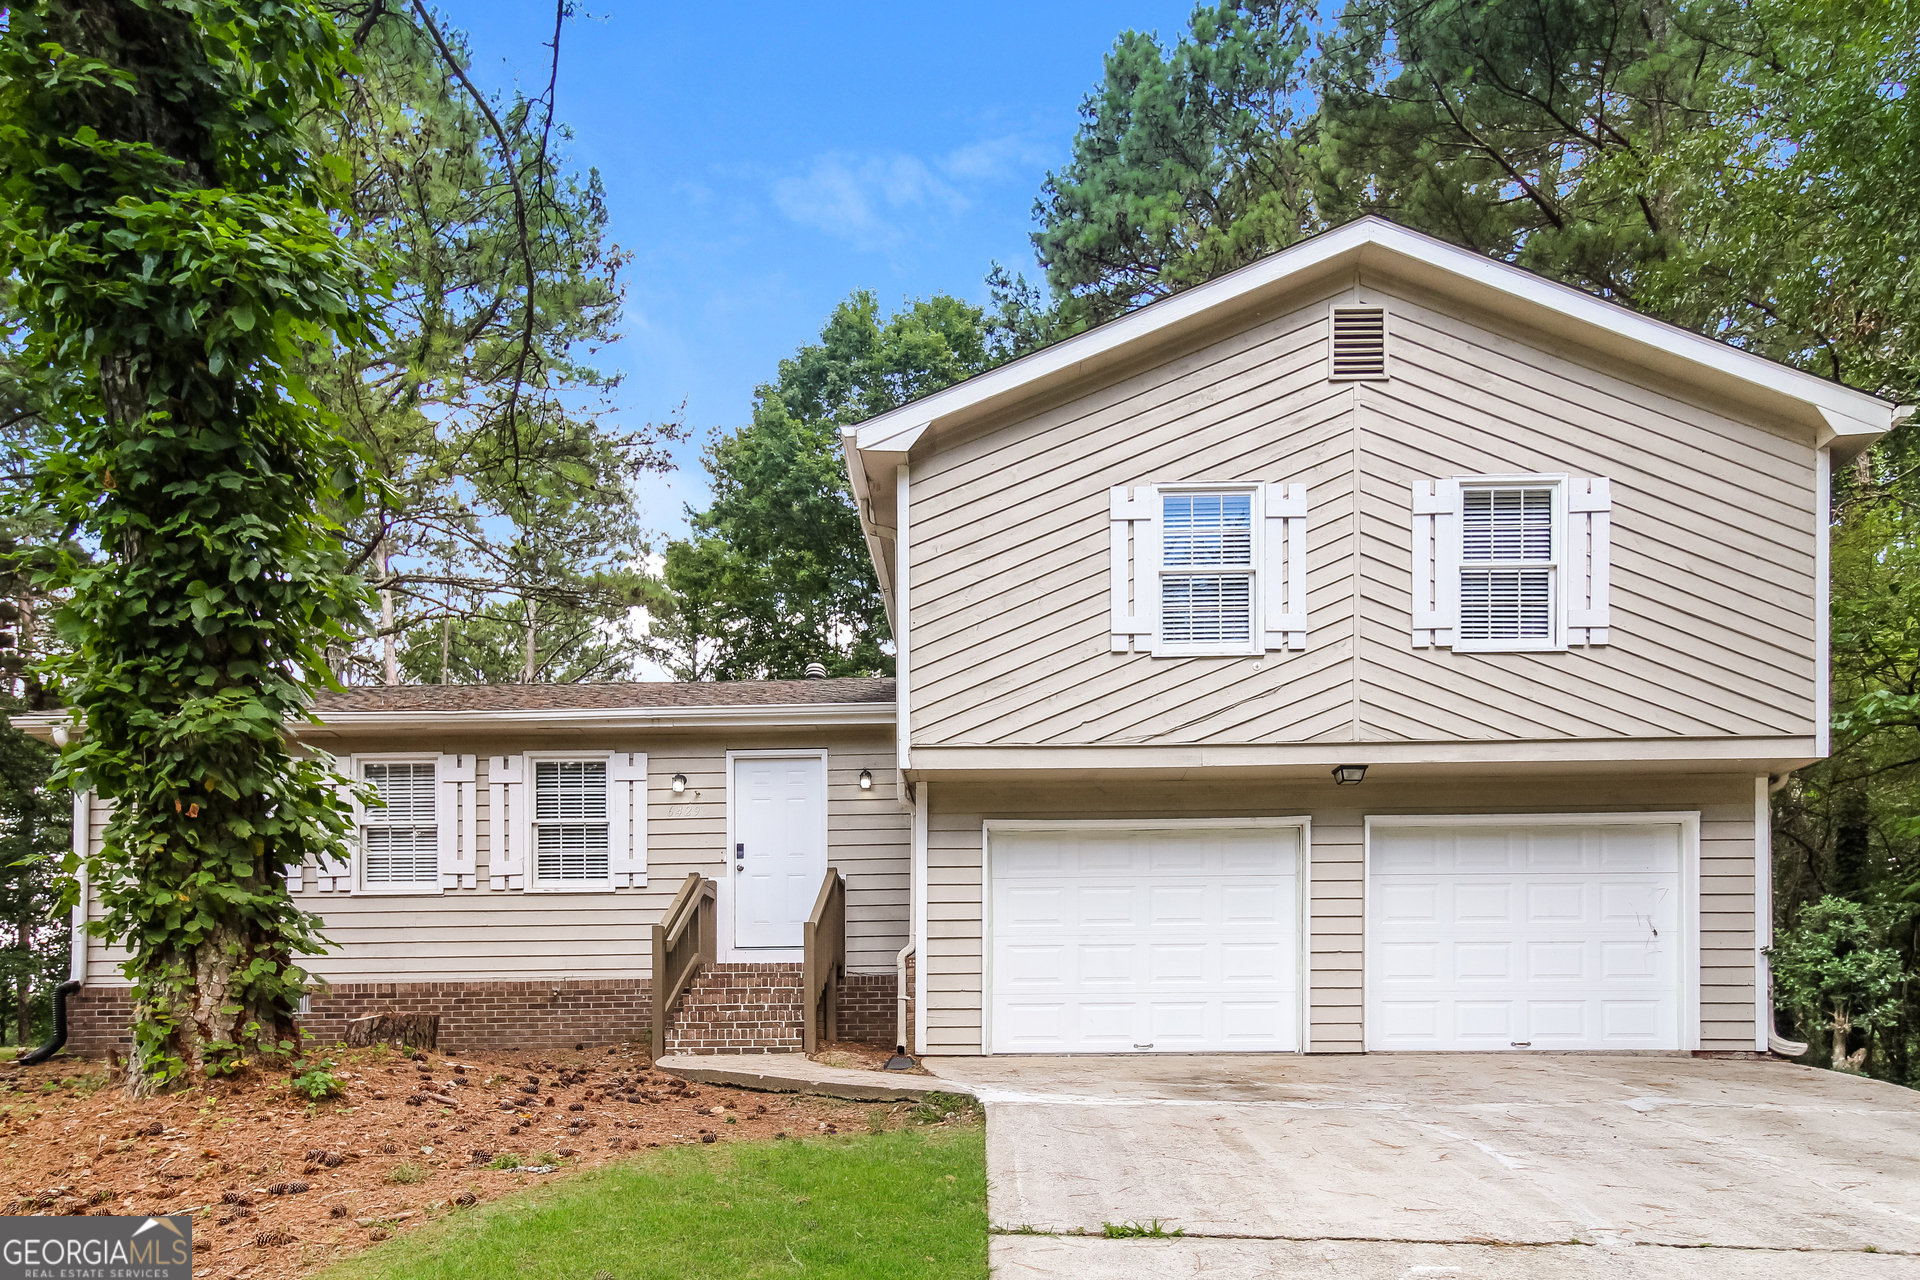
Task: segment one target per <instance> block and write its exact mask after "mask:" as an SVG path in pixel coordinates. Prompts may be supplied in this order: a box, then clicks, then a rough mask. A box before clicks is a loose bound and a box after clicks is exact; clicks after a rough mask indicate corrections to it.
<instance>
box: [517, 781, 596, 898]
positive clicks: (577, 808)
mask: <svg viewBox="0 0 1920 1280" xmlns="http://www.w3.org/2000/svg"><path fill="white" fill-rule="evenodd" d="M607 832H608V819H607V763H606V761H604V760H535V761H534V762H533V861H534V866H533V877H534V881H535V883H536V884H538V885H541V886H543V887H548V888H552V887H556V886H563V885H576V884H577V885H581V886H583V887H584V886H600V885H605V884H607V883H608V882H609V881H610V880H611V878H612V872H611V867H610V850H611V844H610V841H609V839H608V834H607Z"/></svg>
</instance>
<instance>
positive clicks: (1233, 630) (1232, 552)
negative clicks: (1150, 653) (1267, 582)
mask: <svg viewBox="0 0 1920 1280" xmlns="http://www.w3.org/2000/svg"><path fill="white" fill-rule="evenodd" d="M1253 608H1254V604H1253V494H1252V492H1250V491H1247V492H1241V493H1163V494H1161V496H1160V640H1161V643H1162V644H1163V645H1164V646H1166V647H1168V648H1192V649H1195V650H1203V651H1210V652H1219V651H1234V650H1244V651H1251V650H1252V648H1253V633H1254V618H1253Z"/></svg>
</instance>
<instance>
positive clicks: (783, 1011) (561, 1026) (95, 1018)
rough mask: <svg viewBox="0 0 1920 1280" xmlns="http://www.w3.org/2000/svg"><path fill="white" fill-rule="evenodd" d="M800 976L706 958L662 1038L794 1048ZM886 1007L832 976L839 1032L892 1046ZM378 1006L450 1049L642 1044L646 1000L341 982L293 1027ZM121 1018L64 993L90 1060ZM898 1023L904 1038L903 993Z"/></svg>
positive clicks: (782, 968) (585, 988)
mask: <svg viewBox="0 0 1920 1280" xmlns="http://www.w3.org/2000/svg"><path fill="white" fill-rule="evenodd" d="M788 970H791V973H790V974H789V973H788V972H787V971H788ZM799 982H800V974H799V966H798V965H770V964H757V965H715V966H713V968H712V969H711V970H709V971H705V972H703V973H702V974H701V976H700V978H699V979H698V980H697V982H696V989H698V988H702V987H704V988H705V991H704V992H699V993H698V994H700V995H704V999H700V1000H698V1002H697V1003H698V1005H699V1006H703V1007H700V1008H699V1009H698V1012H697V1013H696V1012H695V1010H694V1009H690V1008H688V1006H687V1004H686V1003H683V1005H682V1007H681V1010H679V1011H677V1012H678V1016H677V1017H676V1018H675V1019H674V1023H675V1026H674V1031H673V1033H672V1041H673V1043H672V1046H671V1047H672V1048H673V1049H676V1050H678V1051H680V1052H690V1053H726V1052H733V1053H740V1052H749V1053H754V1052H759V1053H764V1052H768V1051H773V1052H781V1051H784V1050H790V1049H798V1048H799V1045H800V1035H799V1027H798V1023H799V1021H800V1011H799ZM908 989H909V991H911V989H912V967H911V962H909V967H908ZM695 998H696V997H695V995H693V994H690V996H689V1000H690V1001H693V1000H695ZM895 1009H896V1006H895V1003H894V977H893V975H892V974H890V973H886V974H865V973H855V974H848V975H847V976H846V977H845V978H843V979H841V984H840V1038H841V1039H843V1040H855V1041H859V1042H861V1043H864V1044H872V1045H879V1046H881V1047H883V1048H892V1047H893V1044H894V1019H895ZM375 1013H437V1014H439V1015H440V1047H441V1049H442V1050H443V1051H445V1052H448V1053H459V1052H462V1051H464V1050H468V1049H519V1048H524V1049H563V1048H568V1047H570V1046H572V1045H575V1044H583V1043H584V1044H613V1043H616V1042H639V1043H645V1041H646V1039H647V1037H648V1036H649V1035H651V1034H652V1018H653V997H652V993H651V991H650V990H649V988H648V984H647V983H646V982H645V981H644V980H632V981H628V980H619V981H616V980H603V981H592V982H559V983H556V982H382V983H359V984H352V985H348V984H342V985H340V986H336V987H334V988H333V989H332V991H331V992H330V993H329V994H327V995H324V996H320V995H316V996H315V997H314V998H313V1011H312V1012H311V1013H309V1014H308V1015H307V1016H306V1017H305V1018H303V1019H301V1025H302V1026H303V1027H304V1029H305V1030H306V1033H307V1035H308V1036H309V1037H312V1038H314V1039H316V1040H318V1041H320V1042H321V1043H322V1044H331V1043H333V1042H335V1041H337V1040H342V1039H345V1038H346V1034H347V1022H348V1021H349V1020H350V1019H353V1018H363V1017H366V1016H367V1015H369V1014H375ZM689 1014H692V1015H693V1017H691V1018H690V1017H689ZM129 1015H130V1009H129V1006H128V1001H127V989H126V988H125V987H101V986H88V987H83V988H81V989H80V990H79V991H77V992H75V993H74V995H73V996H72V997H71V998H70V999H69V1000H68V1002H67V1051H68V1052H69V1053H72V1054H75V1055H77V1056H81V1057H88V1058H98V1057H103V1056H105V1054H106V1052H107V1050H108V1049H109V1048H112V1049H117V1050H118V1051H119V1052H120V1053H121V1054H123V1055H124V1054H125V1053H126V1052H127V1051H128V1049H129V1048H130V1047H131V1045H132V1043H133V1037H132V1035H131V1033H130V1032H129V1031H128V1030H127V1023H128V1020H129ZM693 1022H698V1023H699V1024H701V1025H699V1026H698V1028H697V1029H696V1027H695V1026H693V1025H690V1023H693ZM907 1028H908V1034H909V1035H911V1034H912V1028H913V1008H912V1004H911V1002H909V1004H908V1008H907Z"/></svg>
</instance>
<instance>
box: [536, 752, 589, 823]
mask: <svg viewBox="0 0 1920 1280" xmlns="http://www.w3.org/2000/svg"><path fill="white" fill-rule="evenodd" d="M533 778H534V811H533V816H534V819H535V820H536V821H539V822H566V821H577V820H580V819H593V818H604V817H606V816H607V766H606V762H605V761H603V760H592V761H588V760H539V761H535V762H534V767H533Z"/></svg>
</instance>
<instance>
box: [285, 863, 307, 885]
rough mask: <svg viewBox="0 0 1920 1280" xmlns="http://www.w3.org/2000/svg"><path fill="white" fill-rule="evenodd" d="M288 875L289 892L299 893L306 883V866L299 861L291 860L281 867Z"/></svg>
mask: <svg viewBox="0 0 1920 1280" xmlns="http://www.w3.org/2000/svg"><path fill="white" fill-rule="evenodd" d="M280 870H281V873H282V874H284V875H285V876H286V877H287V892H288V893H298V892H300V890H301V889H302V888H304V887H305V884H306V875H305V872H306V868H305V867H304V866H302V865H301V864H300V863H298V862H289V863H287V864H286V865H285V866H283V867H281V868H280Z"/></svg>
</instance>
